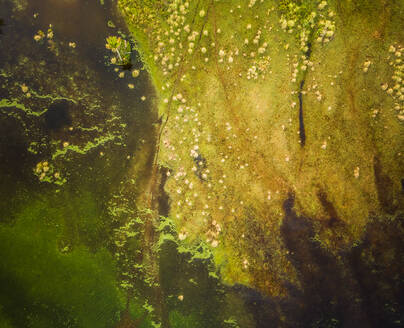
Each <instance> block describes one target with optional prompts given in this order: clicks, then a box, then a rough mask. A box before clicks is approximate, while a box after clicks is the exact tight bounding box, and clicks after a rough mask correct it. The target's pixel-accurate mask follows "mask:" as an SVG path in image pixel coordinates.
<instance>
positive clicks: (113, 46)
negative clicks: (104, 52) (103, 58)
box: [105, 36, 131, 66]
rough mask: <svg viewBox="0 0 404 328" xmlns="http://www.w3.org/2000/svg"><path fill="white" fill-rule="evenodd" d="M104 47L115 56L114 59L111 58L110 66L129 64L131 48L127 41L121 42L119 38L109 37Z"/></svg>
mask: <svg viewBox="0 0 404 328" xmlns="http://www.w3.org/2000/svg"><path fill="white" fill-rule="evenodd" d="M105 47H106V48H107V49H109V50H111V51H112V53H114V54H115V55H116V57H112V58H111V63H112V64H117V65H122V66H125V65H128V64H130V54H131V47H130V42H129V41H127V40H122V39H121V37H116V36H109V37H108V38H107V43H106V45H105Z"/></svg>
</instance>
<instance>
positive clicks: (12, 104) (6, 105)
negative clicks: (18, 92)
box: [0, 98, 48, 117]
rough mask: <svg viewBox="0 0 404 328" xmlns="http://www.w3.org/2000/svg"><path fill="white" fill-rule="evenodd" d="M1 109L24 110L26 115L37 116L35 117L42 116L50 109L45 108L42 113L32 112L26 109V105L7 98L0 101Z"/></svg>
mask: <svg viewBox="0 0 404 328" xmlns="http://www.w3.org/2000/svg"><path fill="white" fill-rule="evenodd" d="M0 108H17V109H20V110H22V111H23V112H24V113H25V114H27V115H29V116H35V117H39V116H42V115H43V114H45V113H46V112H47V111H48V109H47V108H45V109H44V110H43V111H41V112H36V111H33V110H31V109H30V108H27V107H25V105H24V104H22V103H20V102H18V101H17V100H12V101H11V100H9V99H6V98H3V99H1V100H0Z"/></svg>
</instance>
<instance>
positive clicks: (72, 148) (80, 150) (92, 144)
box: [52, 134, 122, 160]
mask: <svg viewBox="0 0 404 328" xmlns="http://www.w3.org/2000/svg"><path fill="white" fill-rule="evenodd" d="M116 140H122V138H121V137H120V136H117V135H112V134H111V135H106V136H104V137H101V138H95V139H94V141H88V142H87V143H86V144H85V145H84V147H80V146H77V145H68V146H67V147H64V148H63V149H58V150H56V151H55V152H54V153H53V154H52V159H53V160H54V159H57V158H58V157H60V156H65V155H66V154H67V153H68V152H73V153H77V154H80V155H85V154H87V153H88V152H90V151H91V150H93V149H96V148H98V147H99V146H103V145H105V144H107V143H108V142H111V141H115V142H116ZM117 144H118V145H119V144H120V143H117Z"/></svg>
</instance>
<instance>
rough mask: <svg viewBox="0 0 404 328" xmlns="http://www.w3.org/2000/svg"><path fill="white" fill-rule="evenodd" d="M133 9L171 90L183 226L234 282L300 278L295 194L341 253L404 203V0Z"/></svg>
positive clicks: (174, 207)
mask: <svg viewBox="0 0 404 328" xmlns="http://www.w3.org/2000/svg"><path fill="white" fill-rule="evenodd" d="M119 7H120V9H121V11H122V13H123V14H124V16H125V18H126V21H127V22H128V25H129V28H130V30H131V33H132V35H133V36H134V38H135V40H136V42H137V44H136V47H137V50H138V51H139V53H140V56H141V58H142V61H143V62H144V63H145V67H146V69H147V70H148V71H149V73H150V75H151V78H152V81H153V84H154V86H155V88H156V91H157V94H158V97H159V98H158V99H159V105H158V107H159V113H160V115H161V117H162V122H163V123H162V124H161V131H160V139H159V145H158V147H159V148H158V163H159V164H160V165H162V166H165V167H167V168H169V172H168V174H169V177H168V180H167V183H166V186H165V190H166V192H167V193H168V194H169V197H170V199H171V211H170V215H171V216H172V217H173V218H174V219H175V222H176V226H177V227H178V236H179V238H180V239H183V240H184V241H185V242H186V243H189V244H190V245H192V244H195V245H197V244H199V243H200V242H201V240H203V241H204V242H206V243H207V244H208V245H210V247H211V248H212V252H213V255H214V258H215V263H216V265H217V267H218V268H220V271H221V274H222V278H223V279H224V281H225V282H229V283H236V282H242V283H244V284H247V285H250V286H254V287H256V288H258V289H259V290H261V291H263V292H265V293H268V294H272V295H279V294H283V293H284V292H285V290H284V289H283V288H282V287H281V286H282V284H281V282H282V281H283V280H288V281H292V282H296V272H295V270H294V268H293V267H292V266H291V263H290V262H289V260H288V251H287V249H286V248H285V246H284V243H283V241H282V237H281V232H280V227H281V224H282V220H283V218H284V210H283V204H284V201H285V200H286V199H287V198H288V195H289V194H295V195H296V202H295V207H296V210H297V211H298V213H299V214H301V215H304V216H306V217H310V218H312V219H313V222H314V227H315V234H316V238H317V239H318V240H319V241H320V244H321V245H322V247H324V248H325V249H327V250H329V251H331V252H333V253H334V254H337V253H338V252H339V251H341V250H346V249H349V248H350V247H352V245H354V244H356V243H358V241H360V239H361V238H362V236H363V233H364V231H365V226H366V224H367V223H368V222H369V218H370V216H371V215H372V214H373V213H379V214H383V213H393V212H396V211H399V210H400V209H401V210H402V209H403V208H402V205H400V204H402V203H403V202H402V193H401V188H402V187H401V182H400V181H401V180H400V179H401V176H402V172H403V171H402V167H403V161H402V154H401V149H402V140H401V139H400V138H398V137H397V136H399V135H400V134H401V133H402V111H403V102H402V100H400V97H401V94H400V93H402V91H401V85H400V84H397V86H394V88H395V89H394V88H391V87H390V85H392V82H391V81H401V80H400V76H399V75H400V74H401V73H399V72H400V68H397V67H398V66H397V65H399V66H400V65H401V59H400V56H401V50H400V49H401V48H400V46H399V44H400V42H401V41H402V40H403V37H404V36H403V32H402V29H400V25H401V24H400V17H402V15H403V11H404V7H403V4H402V3H399V2H392V3H389V4H388V5H387V4H386V5H383V1H373V2H369V1H361V2H360V3H359V2H355V4H353V2H351V1H340V2H336V1H315V0H310V1H286V0H285V1H281V2H278V1H254V0H252V1H248V2H246V1H232V2H223V1H199V2H193V3H191V2H188V1H185V0H184V1H181V0H178V1H173V2H170V3H168V4H166V5H163V4H161V3H158V2H154V1H148V2H139V1H136V0H120V1H119ZM364 8H366V9H364ZM376 12H379V13H380V14H378V15H376V16H372V15H373V14H374V13H376ZM371 17H378V19H377V22H376V23H375V22H374V21H372V19H371ZM392 47H394V51H393V48H392ZM389 49H392V50H389ZM397 49H398V50H397ZM389 51H390V52H389ZM391 51H393V52H391ZM389 60H390V61H391V65H389V63H388V61H389ZM396 66H397V67H396ZM392 67H393V69H392ZM400 67H401V66H400ZM393 71H394V72H396V73H394V72H393ZM387 81H390V82H388V83H387ZM384 83H387V86H383V84H384ZM400 83H401V82H400ZM393 84H394V83H393ZM381 85H382V87H381ZM394 85H395V84H394ZM390 89H391V90H390ZM387 90H390V91H389V92H388V93H387V92H386V91H387ZM394 90H395V91H394ZM392 95H394V96H392ZM400 131H401V132H400ZM303 133H304V136H303V135H302V134H303ZM247 150H248V151H247ZM386 190H388V191H386ZM385 192H387V194H384V193H385ZM331 222H336V224H332V223H331Z"/></svg>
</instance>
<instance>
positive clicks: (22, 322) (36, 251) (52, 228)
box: [0, 200, 122, 328]
mask: <svg viewBox="0 0 404 328" xmlns="http://www.w3.org/2000/svg"><path fill="white" fill-rule="evenodd" d="M66 214H67V212H66V211H65V210H64V209H63V208H59V209H54V208H52V207H50V206H49V203H47V202H46V201H42V200H32V201H31V202H30V203H29V204H27V206H25V208H24V210H22V211H21V212H20V213H18V214H17V215H16V217H17V219H16V223H15V224H13V225H10V226H8V225H4V224H2V225H0V240H1V245H2V247H1V250H0V253H1V254H0V256H1V258H2V261H1V264H0V266H1V267H0V280H1V282H0V289H1V293H0V295H1V297H0V298H1V299H0V304H1V305H2V309H3V311H4V315H5V318H7V321H8V322H10V324H11V326H10V327H45V326H48V327H49V326H52V327H86V328H87V327H111V325H112V324H113V323H114V322H115V321H116V319H117V318H118V317H119V311H120V309H121V308H122V301H121V296H120V295H119V293H118V290H117V288H116V286H115V284H114V280H115V272H114V262H113V259H112V257H111V255H110V254H109V252H108V251H107V250H106V249H105V248H100V249H98V250H97V251H96V252H91V251H90V250H89V249H88V248H87V247H85V246H77V247H73V249H70V248H69V247H68V246H63V245H61V244H60V241H61V239H60V237H61V236H62V234H63V230H62V227H63V224H62V222H61V221H63V220H64V218H63V215H66ZM45 222H46V223H45ZM93 228H94V227H91V229H93Z"/></svg>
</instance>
